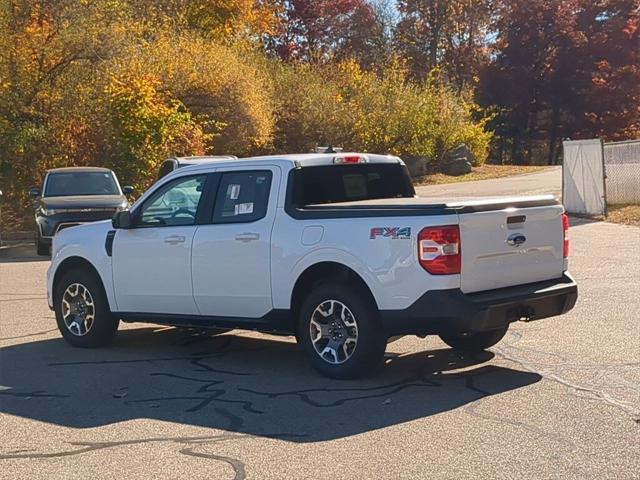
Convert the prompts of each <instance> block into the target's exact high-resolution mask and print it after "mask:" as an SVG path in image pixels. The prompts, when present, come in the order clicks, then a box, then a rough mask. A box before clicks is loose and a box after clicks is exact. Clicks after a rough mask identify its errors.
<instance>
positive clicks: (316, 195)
mask: <svg viewBox="0 0 640 480" xmlns="http://www.w3.org/2000/svg"><path fill="white" fill-rule="evenodd" d="M293 175H294V177H293V203H294V205H295V206H296V207H304V206H306V205H321V204H327V203H339V202H352V201H356V200H375V199H380V198H405V197H413V196H414V195H415V190H414V189H413V185H412V183H411V179H410V177H409V173H408V172H407V169H406V167H404V166H403V165H399V164H358V165H327V166H318V167H303V168H301V169H298V170H295V171H294V174H293Z"/></svg>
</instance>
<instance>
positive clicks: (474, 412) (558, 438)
mask: <svg viewBox="0 0 640 480" xmlns="http://www.w3.org/2000/svg"><path fill="white" fill-rule="evenodd" d="M465 380H466V387H467V388H468V389H470V390H473V391H474V392H477V393H479V394H481V395H482V396H481V397H480V398H479V399H478V400H477V401H476V402H474V403H470V404H468V405H466V406H465V407H464V411H465V413H467V414H468V415H471V416H473V417H476V418H480V419H482V420H488V421H491V422H494V423H498V424H506V425H511V426H514V427H518V428H521V429H524V430H526V431H528V432H530V433H534V434H537V435H538V436H539V437H545V438H547V439H550V440H552V441H554V442H556V443H557V444H559V445H561V446H563V447H565V455H568V454H569V453H572V452H574V451H575V450H577V449H578V446H577V445H576V444H575V443H574V442H572V441H570V440H569V439H567V438H566V437H564V436H562V435H558V434H556V433H552V432H549V431H547V430H544V429H543V428H540V427H537V426H535V425H532V424H530V423H527V422H525V421H523V420H514V419H509V418H506V417H505V416H504V415H501V416H499V417H498V416H495V415H487V414H486V413H482V412H480V411H479V408H480V407H481V405H482V401H483V400H484V398H485V397H488V396H490V395H491V392H489V391H487V390H484V389H482V388H479V387H477V386H476V385H475V380H476V377H474V376H472V375H470V376H467V377H466V379H465ZM534 439H535V437H534ZM556 452H557V451H556ZM553 456H554V457H558V456H560V455H558V454H557V453H554V454H553Z"/></svg>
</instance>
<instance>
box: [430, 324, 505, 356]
mask: <svg viewBox="0 0 640 480" xmlns="http://www.w3.org/2000/svg"><path fill="white" fill-rule="evenodd" d="M508 329H509V326H508V325H507V326H505V327H503V328H499V329H497V330H489V331H486V332H477V333H468V334H457V335H456V334H453V335H440V338H441V339H442V341H443V342H444V343H446V344H447V345H449V346H450V347H451V348H454V349H456V350H460V351H462V352H468V353H475V352H481V351H483V350H486V349H487V348H489V347H493V346H494V345H495V344H496V343H498V342H499V341H500V340H502V338H503V337H504V336H505V334H506V333H507V330H508Z"/></svg>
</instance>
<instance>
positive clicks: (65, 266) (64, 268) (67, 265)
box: [51, 255, 108, 301]
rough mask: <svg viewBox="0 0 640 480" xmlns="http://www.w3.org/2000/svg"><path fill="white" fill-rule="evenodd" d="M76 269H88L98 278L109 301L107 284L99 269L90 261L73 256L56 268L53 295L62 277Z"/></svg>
mask: <svg viewBox="0 0 640 480" xmlns="http://www.w3.org/2000/svg"><path fill="white" fill-rule="evenodd" d="M75 268H85V269H88V270H89V271H90V272H91V273H92V274H93V275H95V276H96V278H97V279H98V280H100V284H101V286H102V290H103V292H104V293H105V297H106V298H107V301H108V295H106V288H105V284H104V280H103V278H102V276H101V275H100V272H99V271H98V269H97V268H96V267H95V266H94V265H93V263H91V262H90V261H89V260H87V259H86V258H84V257H80V256H77V255H73V256H70V257H67V258H65V259H64V260H63V261H62V262H60V265H58V267H57V268H56V271H55V274H54V276H53V282H52V285H51V286H52V290H51V291H52V293H53V292H55V290H56V286H57V285H58V282H59V281H60V279H61V278H62V276H63V275H64V274H65V273H67V272H69V271H71V270H73V269H75Z"/></svg>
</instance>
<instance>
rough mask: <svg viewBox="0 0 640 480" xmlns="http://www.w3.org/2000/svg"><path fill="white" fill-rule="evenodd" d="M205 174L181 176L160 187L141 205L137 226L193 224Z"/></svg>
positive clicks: (205, 177)
mask: <svg viewBox="0 0 640 480" xmlns="http://www.w3.org/2000/svg"><path fill="white" fill-rule="evenodd" d="M206 179H207V176H206V175H198V176H194V177H183V178H178V179H176V180H174V181H173V182H170V183H168V184H167V185H165V186H163V187H161V188H160V189H159V190H158V191H157V192H156V193H154V194H153V196H152V197H151V198H149V199H148V200H147V201H146V202H145V203H144V205H142V209H141V213H140V217H139V218H140V220H139V221H138V223H137V226H142V227H151V226H155V227H163V226H167V227H173V226H185V225H195V223H196V213H197V211H198V204H199V203H200V198H201V197H202V191H203V190H204V185H205V181H206Z"/></svg>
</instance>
